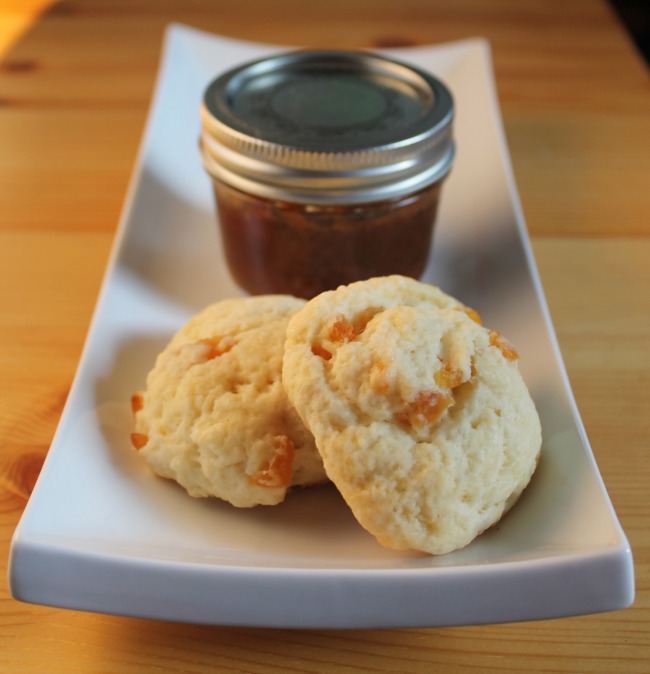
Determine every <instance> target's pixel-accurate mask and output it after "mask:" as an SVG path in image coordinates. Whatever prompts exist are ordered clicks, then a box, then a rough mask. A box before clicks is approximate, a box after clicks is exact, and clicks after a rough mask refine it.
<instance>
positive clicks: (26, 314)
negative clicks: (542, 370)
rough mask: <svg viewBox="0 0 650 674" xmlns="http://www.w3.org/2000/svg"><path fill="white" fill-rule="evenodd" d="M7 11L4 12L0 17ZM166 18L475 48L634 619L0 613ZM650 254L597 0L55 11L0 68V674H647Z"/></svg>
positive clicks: (291, 35)
mask: <svg viewBox="0 0 650 674" xmlns="http://www.w3.org/2000/svg"><path fill="white" fill-rule="evenodd" d="M41 4H43V3H41ZM28 5H29V3H28ZM32 5H33V6H34V7H37V6H38V5H39V3H38V2H36V1H35V2H33V3H32ZM20 7H21V5H20V3H19V2H13V3H12V2H8V3H7V1H6V0H5V2H0V19H1V18H2V12H3V11H4V12H5V14H6V15H8V14H11V12H14V13H20V11H21V10H20ZM170 21H180V22H184V23H187V24H190V25H192V26H195V27H198V28H202V29H205V30H209V31H213V32H215V33H220V34H222V35H226V36H230V37H235V38H243V39H248V40H255V41H263V42H271V43H278V44H302V45H305V46H327V47H378V46H394V45H399V46H402V45H411V44H418V45H419V44H431V43H437V42H445V41H450V40H457V39H461V38H465V37H470V36H478V35H481V36H485V37H486V38H488V39H489V40H490V41H491V43H492V48H493V57H494V67H495V71H496V80H497V85H498V91H499V97H500V102H501V106H502V113H503V118H504V123H505V130H506V134H507V139H508V142H509V146H510V151H511V156H512V161H513V165H514V171H515V175H516V179H517V182H518V188H519V191H520V196H521V200H522V203H523V209H524V213H525V216H526V219H527V224H528V228H529V231H530V234H531V237H532V242H533V248H534V252H535V255H536V258H537V263H538V265H539V269H540V273H541V277H542V281H543V284H544V288H545V291H546V294H547V299H548V302H549V305H550V310H551V314H552V318H553V321H554V324H555V327H556V330H557V334H558V338H559V342H560V346H561V349H562V352H563V355H564V358H565V362H566V366H567V370H568V374H569V377H570V380H571V383H572V386H573V390H574V393H575V397H576V400H577V403H578V406H579V409H580V411H581V414H582V417H583V420H584V423H585V427H586V430H587V434H588V436H589V438H590V441H591V444H592V446H593V450H594V453H595V455H596V459H597V462H598V464H599V467H600V470H601V472H602V475H603V478H604V481H605V483H606V485H607V487H608V490H609V493H610V495H611V498H612V501H613V503H614V506H615V508H616V510H617V513H618V515H619V518H620V520H621V523H622V525H623V527H624V529H625V530H626V533H627V535H628V537H629V539H630V542H631V545H632V549H633V552H634V558H635V569H636V584H637V595H636V601H635V603H634V605H633V606H632V607H630V608H628V609H625V610H622V611H617V612H612V613H606V614H599V615H591V616H583V617H576V618H569V619H562V620H555V621H541V622H532V623H525V624H505V625H494V626H482V627H458V628H446V629H409V630H383V631H372V630H352V631H317V630H308V631H291V630H273V629H271V630H262V629H243V628H221V627H211V626H195V625H185V624H172V623H164V622H157V621H147V620H139V619H131V618H120V617H113V616H105V615H94V614H87V613H81V612H74V611H66V610H59V609H53V608H47V607H40V606H32V605H27V604H23V603H20V602H17V601H15V600H14V599H12V598H11V597H10V595H9V592H8V589H7V583H6V566H7V558H8V553H9V543H10V539H11V536H12V533H13V531H14V528H15V527H16V524H17V522H18V520H19V518H20V515H21V512H22V511H23V508H24V506H25V504H26V502H27V499H28V498H29V494H30V491H31V489H32V487H33V484H34V481H35V479H36V477H37V475H38V473H39V469H40V467H41V464H42V462H43V459H44V457H45V455H46V453H47V450H48V446H49V443H50V441H51V438H52V436H53V433H54V430H55V428H56V425H57V422H58V420H59V416H60V413H61V410H62V407H63V405H64V402H65V400H66V396H67V394H68V391H69V387H70V385H71V382H72V379H73V376H74V373H75V369H76V367H77V363H78V358H79V356H80V352H81V349H82V346H83V342H84V339H85V335H86V330H87V328H88V324H89V321H90V318H91V315H92V311H93V308H94V305H95V301H96V298H97V293H98V290H99V286H100V282H101V279H102V276H103V273H104V268H105V264H106V262H107V257H108V254H109V250H110V247H111V243H112V240H113V236H114V233H115V229H116V224H117V221H118V217H119V214H120V210H121V207H122V203H123V199H124V196H125V192H126V188H127V182H128V180H129V175H130V171H131V168H132V165H133V162H134V159H135V155H136V150H137V147H138V143H139V140H140V136H141V133H142V130H143V125H144V121H145V116H146V112H147V108H148V104H149V99H150V95H151V92H152V87H153V84H154V78H155V75H156V68H157V65H158V58H159V53H160V47H161V40H162V34H163V30H164V27H165V25H166V24H168V23H169V22H170ZM649 235H650V80H649V73H648V69H647V68H646V66H645V65H644V64H643V62H642V60H641V58H640V56H639V55H638V54H637V53H636V52H635V49H634V47H633V45H632V43H631V41H630V40H629V38H628V37H627V35H626V34H625V32H624V30H623V29H622V27H621V25H620V23H619V22H618V20H617V18H616V16H615V14H614V13H613V11H612V10H611V8H610V7H609V6H608V5H607V4H606V3H605V2H604V1H602V0H566V1H563V2H550V1H547V2H543V1H539V0H523V1H522V0H490V1H489V2H487V1H481V0H443V1H438V2H434V1H433V0H374V1H371V0H368V1H362V0H328V1H327V2H325V1H323V0H302V2H300V1H297V0H274V1H273V2H263V0H237V1H236V2H235V1H233V0H223V1H222V0H192V1H187V2H180V1H179V2H173V1H172V0H159V1H158V0H68V1H64V2H60V3H56V4H54V5H53V6H51V7H50V8H49V9H47V10H46V11H45V12H44V13H43V14H42V15H40V16H38V17H35V19H34V23H33V25H32V26H31V28H30V29H29V30H28V31H27V32H26V33H24V34H23V35H22V36H20V38H19V39H18V40H17V41H16V42H15V43H14V44H13V45H11V46H9V47H7V51H6V53H5V54H4V56H3V60H2V64H1V66H0V340H1V349H0V399H1V404H0V546H1V547H0V566H1V567H2V571H3V574H2V575H3V577H2V580H1V581H0V671H2V672H12V673H13V672H21V673H23V672H66V673H68V672H150V671H151V672H154V671H155V672H166V671H170V672H171V671H177V672H233V671H234V672H339V671H340V672H366V671H373V672H374V671H377V672H405V673H406V672H431V671H449V672H467V671H480V672H484V671H498V672H515V671H526V672H591V673H597V672H608V673H611V672H650V640H649V638H648V634H649V632H650V549H649V547H650V535H649V534H648V522H649V514H650V512H649V511H650V508H649V504H650V498H649V497H648V486H649V485H650V479H649V478H650V461H649V460H648V437H649V436H650V405H649V402H648V401H649V400H650V395H649V394H650V355H649V349H648V347H649V345H650V292H648V291H649V290H650V265H649V264H648V259H650V238H649Z"/></svg>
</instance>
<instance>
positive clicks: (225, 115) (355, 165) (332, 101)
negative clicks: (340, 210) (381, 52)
mask: <svg viewBox="0 0 650 674" xmlns="http://www.w3.org/2000/svg"><path fill="white" fill-rule="evenodd" d="M453 116H454V105H453V99H452V97H451V94H450V92H449V91H448V89H447V87H446V86H445V85H444V84H443V83H442V82H441V81H440V80H438V79H437V78H435V77H434V76H433V75H431V74H430V73H427V72H425V71H423V70H420V69H417V68H414V67H412V66H409V65H406V64H404V63H401V62H399V61H395V60H392V59H388V58H385V57H383V56H378V55H375V54H370V53H367V52H354V51H321V50H319V51H314V50H299V51H292V52H289V53H285V54H281V55H279V56H273V57H270V58H266V59H262V60H258V61H254V62H252V63H248V64H245V65H242V66H240V67H238V68H235V69H233V70H230V71H229V72H227V73H225V74H223V75H221V76H220V77H218V78H217V79H215V80H214V81H213V82H211V83H210V84H209V86H208V87H207V89H206V91H205V94H204V97H203V102H202V106H201V119H202V133H201V142H200V146H201V154H202V157H203V161H204V165H205V168H206V170H207V171H208V173H210V174H211V175H212V176H213V177H214V178H217V179H220V180H222V181H224V182H226V183H228V184H230V185H232V186H233V187H235V188H237V189H240V190H242V191H245V192H248V193H252V194H256V195H258V196H262V197H266V198H271V199H283V200H288V201H297V202H303V203H359V202H367V201H377V200H382V199H389V198H395V197H399V196H403V195H405V194H408V193H411V192H415V191H417V190H420V189H423V188H424V187H426V186H428V185H430V184H432V183H434V182H437V181H439V180H441V179H442V178H444V176H445V175H446V174H447V173H448V171H449V169H450V168H451V165H452V162H453V158H454V142H453V138H452V120H453Z"/></svg>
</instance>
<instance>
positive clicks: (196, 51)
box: [9, 25, 634, 628]
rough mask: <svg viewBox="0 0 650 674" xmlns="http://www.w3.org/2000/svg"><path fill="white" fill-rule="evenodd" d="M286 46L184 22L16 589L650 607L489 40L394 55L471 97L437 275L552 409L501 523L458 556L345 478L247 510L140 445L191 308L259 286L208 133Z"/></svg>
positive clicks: (86, 602) (81, 602)
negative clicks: (423, 550)
mask: <svg viewBox="0 0 650 674" xmlns="http://www.w3.org/2000/svg"><path fill="white" fill-rule="evenodd" d="M276 51H278V48H277V47H271V46H268V45H267V46H265V45H258V44H251V43H245V42H238V41H233V40H230V39H224V38H221V37H216V36H213V35H209V34H206V33H203V32H200V31H197V30H194V29H191V28H188V27H184V26H180V25H174V26H171V27H170V28H169V30H168V32H167V35H166V40H165V47H164V54H163V59H162V64H161V69H160V74H159V78H158V84H157V87H156V92H155V97H154V99H153V102H152V107H151V111H150V116H149V120H148V124H147V128H146V133H145V135H144V139H143V142H142V146H141V149H140V153H139V156H138V160H137V163H136V166H135V171H134V175H133V179H132V182H131V186H130V189H129V193H128V196H127V199H126V204H125V207H124V213H123V217H122V220H121V222H120V227H119V232H118V235H117V239H116V243H115V247H114V251H113V254H112V257H111V261H110V264H109V267H108V270H107V274H106V278H105V282H104V285H103V288H102V292H101V296H100V298H99V301H98V304H97V309H96V313H95V316H94V319H93V323H92V326H91V330H90V333H89V336H88V340H87V343H86V347H85V350H84V353H83V357H82V360H81V363H80V366H79V370H78V373H77V377H76V379H75V382H74V386H73V388H72V391H71V393H70V397H69V400H68V402H67V405H66V408H65V411H64V414H63V416H62V418H61V421H60V425H59V428H58V431H57V433H56V436H55V438H54V441H53V444H52V447H51V449H50V452H49V455H48V457H47V461H46V463H45V466H44V468H43V471H42V473H41V476H40V479H39V480H38V484H37V486H36V488H35V490H34V493H33V494H32V497H31V499H30V501H29V504H28V506H27V508H26V510H25V513H24V515H23V518H22V520H21V522H20V524H19V526H18V528H17V530H16V533H15V537H14V540H13V544H12V550H11V560H10V571H9V576H10V588H11V592H12V594H13V596H14V597H16V598H18V599H20V600H23V601H28V602H35V603H39V604H46V605H52V606H60V607H67V608H73V609H82V610H89V611H98V612H105V613H115V614H121V615H131V616H144V617H150V618H160V619H169V620H178V621H193V622H201V623H213V624H230V625H255V626H275V627H281V626H282V627H294V626H295V627H337V628H343V627H366V628H368V627H405V626H439V625H458V624H472V623H474V624H475V623H486V622H502V621H518V620H530V619H541V618H552V617H560V616H568V615H575V614H581V613H590V612H599V611H607V610H612V609H618V608H622V607H625V606H627V605H629V604H630V603H631V602H632V601H633V597H634V577H633V566H632V555H631V551H630V548H629V544H628V542H627V540H626V538H625V535H624V533H623V531H622V530H621V527H620V525H619V523H618V521H617V519H616V515H615V513H614V511H613V509H612V506H611V503H610V501H609V498H608V496H607V493H606V491H605V488H604V486H603V483H602V481H601V478H600V475H599V473H598V469H597V467H596V465H595V462H594V458H593V455H592V452H591V450H590V448H589V445H588V442H587V439H586V436H585V433H584V431H583V428H582V424H581V422H580V419H579V415H578V412H577V410H576V406H575V403H574V401H573V398H572V394H571V391H570V387H569V384H568V381H567V378H566V375H565V371H564V367H563V365H562V361H561V357H560V354H559V351H558V348H557V345H556V341H555V337H554V334H553V328H552V325H551V321H550V319H549V315H548V311H547V308H546V304H545V300H544V297H543V293H542V289H541V286H540V282H539V278H538V275H537V272H536V269H535V265H534V261H533V257H532V254H531V249H530V244H529V240H528V237H527V234H526V230H525V225H524V220H523V217H522V214H521V210H520V206H519V201H518V197H517V193H516V188H515V184H514V180H513V175H512V170H511V167H510V160H509V157H508V151H507V148H506V143H505V140H504V134H503V130H502V125H501V119H500V114H499V109H498V103H497V98H496V94H495V85H494V80H493V74H492V71H491V63H490V52H489V46H488V45H487V44H486V43H485V42H484V41H483V40H467V41H463V42H458V43H453V44H447V45H441V46H436V47H423V48H412V49H411V48H409V49H400V50H390V51H389V52H388V53H390V54H391V55H393V56H395V57H398V58H401V59H403V60H406V61H410V62H412V63H414V64H417V65H419V66H421V67H423V68H426V69H429V70H430V71H431V72H433V73H434V74H436V75H438V76H439V77H441V78H442V79H443V80H444V81H445V82H446V83H447V84H448V85H449V87H450V88H451V90H452V92H453V95H454V97H455V101H456V107H457V122H456V126H455V130H456V131H455V134H456V138H457V145H458V154H457V159H456V163H455V166H454V169H453V172H452V174H451V176H450V178H449V179H448V181H447V182H446V184H445V186H444V190H443V198H442V206H441V211H440V214H439V220H438V224H437V227H436V233H435V241H434V251H433V255H432V259H431V263H430V266H429V269H428V272H427V274H426V277H425V280H427V281H430V282H432V283H435V284H437V285H440V286H441V287H442V288H443V289H444V290H446V291H447V292H449V293H451V294H453V295H456V296H458V297H459V298H460V299H461V300H463V301H464V302H466V303H467V304H469V305H470V306H472V307H475V308H476V309H477V310H478V311H479V312H480V314H481V316H482V318H483V320H484V322H485V323H486V324H487V325H489V326H490V327H494V328H498V329H499V330H501V331H502V332H503V333H504V334H506V335H507V336H508V338H509V339H511V340H512V341H513V342H514V343H515V344H516V345H517V347H518V350H519V352H520V356H521V361H520V362H521V369H522V372H523V374H524V377H525V379H526V380H527V383H528V385H529V388H530V390H531V393H532V396H533V398H534V400H535V402H536V404H537V406H538V409H539V412H540V415H541V418H542V426H543V435H544V444H543V451H542V458H541V462H540V465H539V469H538V471H537V473H536V474H535V476H534V479H533V481H532V483H531V485H530V487H529V488H528V490H527V491H526V492H525V494H524V496H523V497H522V499H521V500H520V502H519V503H518V504H517V506H516V507H515V508H514V509H513V510H512V512H511V513H509V514H508V515H507V516H506V517H505V518H504V519H503V520H502V521H501V523H500V524H499V525H498V526H496V527H495V528H493V529H491V530H490V531H488V532H487V533H485V534H484V535H482V536H480V537H479V538H478V539H476V540H475V541H474V542H473V543H472V544H471V545H469V546H468V547H467V548H465V549H463V550H460V551H458V552H455V553H452V554H449V555H445V556H441V557H430V556H427V555H421V554H416V553H412V554H411V553H402V552H395V551H391V550H389V549H386V548H383V547H381V546H380V545H379V544H378V543H377V542H376V541H375V540H374V538H372V537H371V536H370V535H369V534H367V533H366V532H365V531H364V530H363V529H361V527H360V526H359V525H358V524H357V523H356V521H355V520H354V518H353V516H352V515H351V513H350V512H349V511H348V509H347V507H346V506H345V504H344V503H343V501H342V500H341V498H340V497H339V495H338V494H337V492H336V490H335V489H334V488H333V487H331V486H327V487H318V488H314V489H308V490H302V491H297V492H295V493H293V494H291V495H290V496H289V497H288V499H287V500H286V501H285V502H284V503H283V504H281V505H279V506H276V507H273V508H264V507H258V508H255V509H251V510H241V509H236V508H233V507H231V506H230V505H228V504H227V503H223V502H220V501H218V500H210V499H202V500H196V499H192V498H190V497H189V496H187V494H186V493H185V492H184V491H183V490H182V489H180V488H179V487H177V486H176V485H175V484H174V483H172V482H169V481H166V480H162V479H159V478H156V477H155V476H154V475H152V474H151V473H150V472H149V470H148V469H147V468H146V467H145V465H144V463H143V462H142V461H141V459H140V458H139V457H138V456H137V454H136V452H134V451H133V450H132V448H131V446H130V442H129V433H130V431H131V412H130V407H129V398H130V395H131V393H132V392H133V391H135V390H137V389H140V388H142V387H143V385H144V381H145V376H146V374H147V372H148V370H149V369H150V368H151V366H152V364H153V361H154V358H155V356H156V354H157V353H158V352H159V351H160V350H161V349H162V348H163V346H164V345H165V343H166V342H167V340H168V339H169V337H170V336H171V334H172V333H173V332H174V331H175V330H176V329H178V328H179V327H180V326H181V325H182V324H183V323H184V322H185V321H186V320H187V319H188V318H189V317H190V315H192V314H193V313H195V312H196V311H198V310H199V309H201V308H203V307H204V306H205V305H207V304H209V303H211V302H214V301H216V300H218V299H220V298H223V297H227V296H233V295H238V294H240V291H239V289H238V288H237V287H236V286H235V285H234V283H233V281H232V280H231V279H230V277H229V274H228V271H227V269H226V267H225V264H224V261H223V258H222V252H221V247H220V241H219V237H218V229H217V225H216V221H215V215H214V212H213V203H212V192H211V185H210V182H209V179H208V178H207V176H206V175H205V174H204V171H203V168H202V165H201V161H200V158H199V154H198V151H197V139H198V135H199V125H200V121H199V115H198V110H199V102H200V98H201V95H202V92H203V89H204V87H205V85H206V84H207V82H208V81H209V80H211V79H212V78H213V77H214V76H215V75H216V74H217V73H219V72H221V71H223V70H225V69H227V68H230V67H231V66H234V65H235V64H238V63H240V62H243V61H247V60H249V59H252V58H256V57H260V56H264V55H267V54H271V53H273V52H276Z"/></svg>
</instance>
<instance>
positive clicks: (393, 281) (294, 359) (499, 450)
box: [283, 276, 541, 554]
mask: <svg viewBox="0 0 650 674" xmlns="http://www.w3.org/2000/svg"><path fill="white" fill-rule="evenodd" d="M477 321H478V316H477V315H476V313H475V312H473V311H471V310H470V309H467V308H466V307H464V306H463V305H462V304H461V303H460V302H458V301H457V300H455V299H453V298H451V297H450V296H448V295H446V294H445V293H443V292H442V291H441V290H439V289H438V288H435V287H432V286H428V285H426V284H423V283H420V282H418V281H414V280H412V279H407V278H403V277H396V276H392V277H385V278H377V279H371V280H368V281H361V282H358V283H353V284H351V285H349V286H345V287H341V288H339V289H337V290H335V291H330V292H326V293H323V294H321V295H319V296H318V297H316V298H314V299H313V300H311V301H310V302H309V303H308V304H307V305H306V306H305V307H304V308H303V309H302V310H301V311H300V312H298V313H297V314H296V315H295V316H294V317H293V319H292V320H291V322H290V323H289V327H288V329H287V342H286V344H285V355H284V366H283V382H284V386H285V389H286V390H287V393H288V395H289V400H290V401H291V403H292V404H293V405H294V407H295V408H296V410H297V411H298V413H299V414H300V415H301V417H302V419H303V421H304V422H305V424H306V425H307V427H308V428H309V429H310V430H311V431H312V433H313V434H314V436H315V439H316V444H317V446H318V449H319V451H320V453H321V455H322V457H323V461H324V464H325V469H326V471H327V474H328V476H329V477H330V479H331V480H332V481H333V482H334V483H335V485H336V486H337V488H338V489H339V491H340V492H341V494H342V496H343V498H344V499H345V500H346V502H347V503H348V505H349V506H350V508H351V509H352V511H353V513H354V515H355V517H356V518H357V520H358V521H359V522H360V524H361V525H362V526H363V527H364V528H366V529H367V530H368V531H369V532H370V533H372V534H373V535H374V536H375V537H376V538H377V539H378V540H379V541H380V542H381V543H382V544H384V545H386V546H388V547H392V548H396V549H414V550H420V551H424V552H428V553H431V554H442V553H447V552H450V551H452V550H455V549H458V548H461V547H463V546H465V545H467V544H468V543H470V541H472V540H473V539H474V538H475V537H476V536H477V535H478V534H480V533H481V532H482V531H484V530H485V529H487V528H488V527H490V526H491V525H492V524H494V523H495V522H497V521H498V520H499V519H500V517H501V516H502V514H503V513H504V512H505V511H506V510H507V509H508V508H509V507H510V506H511V505H512V504H513V503H514V501H515V500H516V499H517V498H518V496H519V495H520V494H521V492H522V491H523V489H524V488H525V486H526V485H527V484H528V482H529V480H530V478H531V475H532V474H533V472H534V470H535V467H536V464H537V459H538V455H539V452H540V447H541V428H540V422H539V417H538V415H537V411H536V409H535V406H534V404H533V401H532V400H531V397H530V395H529V393H528V390H527V388H526V385H525V383H524V381H523V379H522V377H521V374H520V373H519V370H518V367H517V354H516V351H515V350H514V347H512V346H511V345H510V344H509V343H508V342H507V341H506V340H505V339H504V338H503V337H501V336H500V335H499V334H498V333H496V332H494V331H490V330H487V329H486V328H484V327H482V326H481V325H480V324H479V322H477Z"/></svg>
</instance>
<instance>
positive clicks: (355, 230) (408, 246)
mask: <svg viewBox="0 0 650 674" xmlns="http://www.w3.org/2000/svg"><path fill="white" fill-rule="evenodd" d="M213 184H214V193H215V199H216V205H217V212H218V215H219V221H220V227H221V236H222V240H223V247H224V252H225V257H226V262H227V264H228V267H229V269H230V272H231V274H232V276H233V278H234V279H235V281H236V282H237V283H238V284H239V285H240V286H241V287H242V288H243V289H244V290H246V291H248V292H249V293H251V294H266V293H283V294H290V295H295V296H297V297H303V298H307V299H309V298H311V297H314V296H315V295H317V294H319V293H321V292H323V291H325V290H330V289H333V288H336V287H338V286H339V285H342V284H348V283H351V282H353V281H358V280H362V279H366V278H371V277H374V276H386V275H389V274H402V275H404V276H411V277H413V278H419V277H420V276H421V275H422V273H423V272H424V269H425V267H426V265H427V260H428V256H429V250H430V247H431V239H432V234H433V226H434V222H435V219H436V213H437V208H438V200H439V196H440V189H441V184H442V180H440V181H437V182H435V183H433V184H432V185H430V186H428V187H426V188H424V189H421V190H419V191H417V192H415V193H413V194H408V195H406V196H402V197H399V198H394V199H385V200H382V201H375V202H369V203H355V204H304V203H290V202H286V201H281V200H271V199H267V198H262V197H259V196H255V195H252V194H247V193H244V192H242V191H240V190H237V189H235V188H233V187H231V186H229V185H227V184H226V183H224V182H222V181H220V180H218V179H215V178H213Z"/></svg>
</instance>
